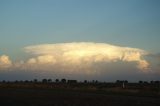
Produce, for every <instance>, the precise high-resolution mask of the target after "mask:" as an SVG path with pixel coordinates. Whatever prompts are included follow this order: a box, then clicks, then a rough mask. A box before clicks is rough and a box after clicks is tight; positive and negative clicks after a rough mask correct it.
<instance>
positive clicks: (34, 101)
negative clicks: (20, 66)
mask: <svg viewBox="0 0 160 106" xmlns="http://www.w3.org/2000/svg"><path fill="white" fill-rule="evenodd" d="M113 89H116V90H112V88H110V89H109V90H99V89H95V88H94V87H90V88H89V89H88V87H87V88H84V87H80V88H79V87H75V88H73V87H68V86H61V85H58V86H56V87H55V86H48V85H42V84H41V85H35V84H1V85H0V106H160V96H159V95H157V94H156V95H154V94H151V95H150V93H147V92H146V94H145V93H142V94H140V93H137V91H136V90H135V91H134V90H132V91H131V92H129V91H128V90H124V91H123V92H121V90H120V89H119V88H113ZM117 89H118V90H117Z"/></svg>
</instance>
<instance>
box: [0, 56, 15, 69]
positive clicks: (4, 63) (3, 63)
mask: <svg viewBox="0 0 160 106" xmlns="http://www.w3.org/2000/svg"><path fill="white" fill-rule="evenodd" d="M11 66H12V61H11V60H10V59H9V56H7V55H2V56H0V69H6V68H9V67H11Z"/></svg>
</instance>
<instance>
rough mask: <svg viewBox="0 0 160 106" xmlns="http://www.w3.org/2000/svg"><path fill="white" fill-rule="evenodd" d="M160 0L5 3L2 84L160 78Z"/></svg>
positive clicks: (0, 34)
mask: <svg viewBox="0 0 160 106" xmlns="http://www.w3.org/2000/svg"><path fill="white" fill-rule="evenodd" d="M159 5H160V1H159V0H0V80H3V79H5V80H16V79H22V80H23V79H33V78H53V79H56V78H68V79H78V80H84V79H89V80H91V79H96V80H101V81H114V80H117V79H122V80H123V79H125V80H126V79H127V80H131V81H136V80H160V48H159V45H160V43H159V39H160V13H159V11H160V6H159Z"/></svg>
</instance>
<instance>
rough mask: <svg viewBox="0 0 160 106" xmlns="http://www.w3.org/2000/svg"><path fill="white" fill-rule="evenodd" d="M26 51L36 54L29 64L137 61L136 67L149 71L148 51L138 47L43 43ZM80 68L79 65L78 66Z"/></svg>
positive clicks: (29, 47) (26, 48)
mask: <svg viewBox="0 0 160 106" xmlns="http://www.w3.org/2000/svg"><path fill="white" fill-rule="evenodd" d="M25 51H26V52H27V53H30V54H32V55H34V57H32V58H30V59H29V60H28V61H27V64H30V65H34V64H36V65H37V64H40V65H56V66H57V65H60V66H61V67H63V66H69V67H73V66H81V67H85V66H86V65H89V66H92V65H94V64H95V63H98V62H106V63H108V62H109V63H111V62H116V61H122V62H135V63H136V64H137V65H136V67H137V68H138V69H140V70H142V71H147V70H148V68H149V63H148V62H147V61H146V60H145V59H144V58H143V56H144V55H147V52H146V51H144V50H141V49H137V48H130V47H120V46H115V45H110V44H106V43H93V42H79V43H77V42H73V43H58V44H42V45H33V46H27V47H25ZM77 68H78V67H77Z"/></svg>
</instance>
